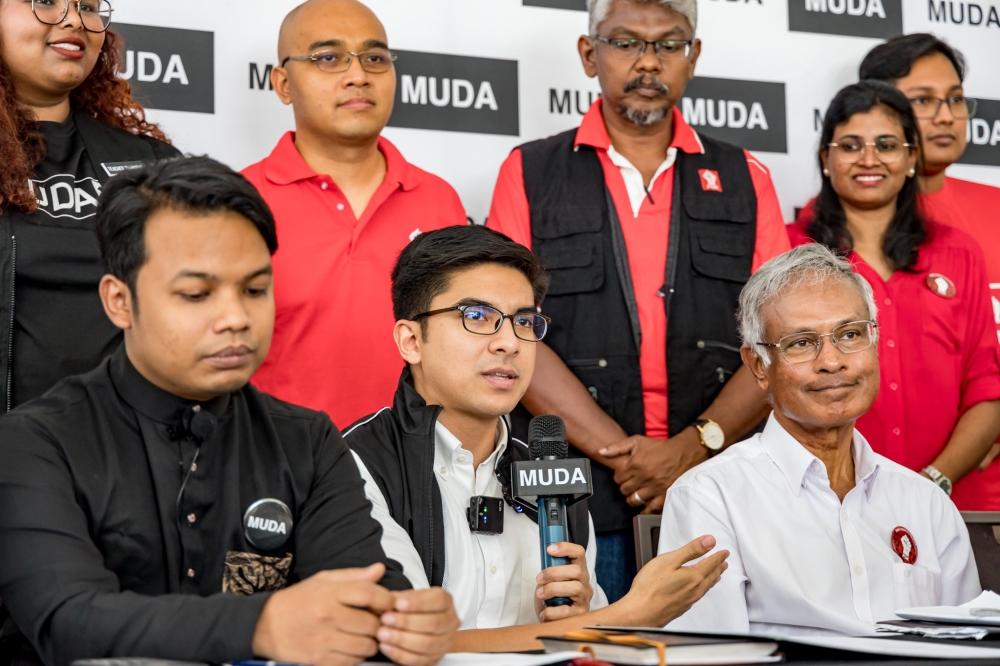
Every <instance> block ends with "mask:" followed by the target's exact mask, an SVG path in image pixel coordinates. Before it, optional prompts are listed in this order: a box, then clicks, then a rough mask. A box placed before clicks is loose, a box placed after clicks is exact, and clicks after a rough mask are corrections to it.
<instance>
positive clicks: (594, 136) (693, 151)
mask: <svg viewBox="0 0 1000 666" xmlns="http://www.w3.org/2000/svg"><path fill="white" fill-rule="evenodd" d="M670 112H671V114H673V117H674V139H673V141H671V142H670V147H671V148H676V149H677V150H680V151H681V152H684V153H687V154H689V155H701V154H703V153H704V152H705V147H704V146H703V145H701V139H699V138H698V133H697V132H695V131H694V129H693V128H692V127H691V126H690V125H688V124H687V121H685V120H684V114H682V113H681V112H680V110H679V109H678V108H677V107H676V106H674V107H671V109H670ZM578 146H592V147H594V148H600V149H601V150H607V149H608V148H610V147H611V138H610V137H609V136H608V128H607V127H605V126H604V115H603V114H602V113H601V100H600V98H598V99H597V101H596V102H594V103H593V104H591V105H590V109H588V110H587V113H586V114H585V115H584V116H583V122H581V123H580V128H579V129H578V130H577V131H576V141H575V142H574V143H573V147H574V148H576V147H578Z"/></svg>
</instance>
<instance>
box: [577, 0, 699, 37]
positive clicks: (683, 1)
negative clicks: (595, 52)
mask: <svg viewBox="0 0 1000 666" xmlns="http://www.w3.org/2000/svg"><path fill="white" fill-rule="evenodd" d="M622 2H635V3H641V4H644V5H663V6H664V7H669V8H670V9H672V10H674V11H675V12H677V13H678V14H680V15H681V16H683V17H684V18H686V19H687V20H688V23H690V24H691V34H692V35H693V34H694V33H695V32H696V31H697V30H698V3H697V0H622ZM614 3H615V0H587V11H588V12H590V36H591V37H596V36H597V26H599V25H601V23H602V22H603V21H604V19H606V18H608V14H610V13H611V5H613V4H614Z"/></svg>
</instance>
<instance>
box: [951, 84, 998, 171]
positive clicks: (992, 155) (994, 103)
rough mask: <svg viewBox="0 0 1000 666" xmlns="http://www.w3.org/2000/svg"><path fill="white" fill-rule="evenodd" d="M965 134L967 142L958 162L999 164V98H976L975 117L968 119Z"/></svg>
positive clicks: (984, 164)
mask: <svg viewBox="0 0 1000 666" xmlns="http://www.w3.org/2000/svg"><path fill="white" fill-rule="evenodd" d="M965 136H966V138H967V139H968V141H969V144H968V145H967V146H966V148H965V152H964V153H962V158H961V159H960V160H958V162H959V164H981V165H983V166H1000V100H997V99H979V100H978V105H977V106H976V117H975V118H970V119H969V122H968V124H967V125H966V132H965Z"/></svg>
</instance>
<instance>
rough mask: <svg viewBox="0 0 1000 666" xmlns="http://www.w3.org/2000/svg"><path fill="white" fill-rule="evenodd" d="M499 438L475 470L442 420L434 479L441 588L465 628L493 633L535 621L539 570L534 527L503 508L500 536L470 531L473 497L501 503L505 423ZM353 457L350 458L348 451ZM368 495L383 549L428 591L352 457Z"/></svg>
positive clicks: (590, 563)
mask: <svg viewBox="0 0 1000 666" xmlns="http://www.w3.org/2000/svg"><path fill="white" fill-rule="evenodd" d="M500 423H501V432H500V436H499V439H498V442H499V443H498V444H497V447H496V450H494V451H493V454H492V455H491V456H490V457H489V458H487V459H486V460H484V461H483V462H482V464H481V465H479V468H478V469H474V468H473V463H472V454H471V453H470V452H469V451H467V450H466V449H464V448H463V447H462V442H460V441H459V440H458V438H457V437H455V436H454V435H453V434H451V432H449V431H448V429H447V428H445V427H444V426H443V425H441V423H440V422H438V423H437V424H436V425H435V428H434V435H435V437H434V476H435V478H436V479H437V483H438V488H440V490H441V506H442V509H443V512H444V540H445V548H444V552H445V567H444V581H443V582H442V587H444V588H445V589H446V590H448V591H449V592H450V593H451V595H452V597H453V598H454V601H455V610H456V611H457V613H458V617H459V620H461V622H462V626H461V628H462V629H493V628H497V627H509V626H513V625H518V624H532V623H536V622H538V617H537V616H536V615H535V596H534V595H535V588H536V585H537V584H536V582H535V577H536V576H537V575H538V574H539V572H540V571H541V570H542V564H541V546H540V543H539V539H538V525H537V524H536V523H535V522H534V521H533V520H531V518H529V517H528V516H526V515H524V514H522V513H518V512H517V511H514V510H513V509H512V508H511V507H510V506H509V505H508V506H505V507H504V529H503V533H502V534H497V535H490V534H478V533H474V532H472V531H471V530H470V529H469V521H468V518H467V517H466V512H465V510H466V509H467V508H468V507H469V500H470V499H471V498H472V497H473V496H474V495H486V496H488V497H503V492H502V488H501V487H500V482H499V481H497V478H496V475H495V474H494V469H495V467H496V462H497V460H498V459H499V457H500V455H501V454H502V453H503V451H504V449H506V448H507V429H506V427H507V426H506V423H504V420H503V419H500ZM352 453H353V452H352ZM354 461H355V462H356V463H357V465H358V470H359V471H360V472H361V477H362V478H363V479H364V480H365V495H366V496H367V497H368V501H370V502H371V503H372V517H373V518H375V519H376V520H377V521H378V522H379V523H380V524H381V525H382V549H383V550H385V553H386V555H387V556H388V557H389V558H391V559H393V560H396V561H397V562H399V563H400V564H402V565H403V573H404V574H405V575H406V577H407V578H408V579H409V580H410V583H412V584H413V587H414V588H416V589H424V588H427V587H428V586H429V583H428V581H427V575H426V573H425V572H424V565H423V563H422V562H421V560H420V555H419V554H417V551H416V549H415V548H414V547H413V543H412V542H411V541H410V537H409V535H408V534H407V533H406V530H404V529H403V528H402V527H400V526H399V524H398V523H397V522H396V521H395V520H394V519H393V517H392V515H391V514H390V513H389V507H388V505H387V504H386V501H385V498H384V497H383V496H382V492H381V491H380V490H379V487H378V484H376V483H375V480H374V478H373V477H372V475H371V473H370V472H369V471H368V469H367V468H366V467H365V465H364V463H363V462H361V458H359V457H358V455H357V454H356V453H355V454H354ZM588 522H589V523H590V538H589V539H588V541H587V570H588V571H589V572H590V584H591V586H593V588H594V597H593V599H592V600H591V602H590V608H591V610H596V609H598V608H603V607H604V606H607V605H608V601H607V597H605V595H604V591H603V590H602V589H601V587H600V586H599V585H598V584H597V575H596V573H595V572H594V565H595V563H596V561H597V537H596V536H595V534H594V522H593V520H590V519H588Z"/></svg>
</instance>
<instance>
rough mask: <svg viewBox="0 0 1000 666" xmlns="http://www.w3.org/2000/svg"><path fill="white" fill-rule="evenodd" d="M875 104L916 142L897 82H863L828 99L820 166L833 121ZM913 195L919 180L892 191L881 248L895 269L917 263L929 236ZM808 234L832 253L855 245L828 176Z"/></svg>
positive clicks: (910, 114) (915, 131) (836, 122)
mask: <svg viewBox="0 0 1000 666" xmlns="http://www.w3.org/2000/svg"><path fill="white" fill-rule="evenodd" d="M875 107H881V108H882V109H884V110H885V111H886V112H888V113H889V115H891V116H894V117H896V118H898V119H899V123H900V124H901V125H902V126H903V135H904V138H905V139H906V142H907V143H910V144H912V145H914V146H918V147H919V146H920V131H919V129H918V127H917V119H916V117H914V115H913V109H912V108H911V106H910V102H909V100H907V99H906V96H905V95H903V93H901V92H900V91H899V90H898V89H897V88H896V87H895V86H893V85H890V84H888V83H885V82H883V81H872V80H867V81H861V82H860V83H855V84H853V85H850V86H847V87H846V88H843V89H841V91H840V92H838V93H837V96H836V97H834V98H833V101H832V102H830V108H828V109H827V111H826V116H825V117H824V119H823V132H822V136H821V138H820V152H819V168H820V170H821V171H822V170H823V167H824V164H823V147H824V146H827V145H828V144H829V143H830V142H831V141H833V132H834V130H836V128H837V126H838V125H841V124H843V123H845V122H847V121H848V120H849V119H850V118H851V116H853V115H855V114H858V113H867V112H868V111H871V110H872V109H874V108H875ZM917 194H918V184H917V179H916V178H907V179H906V182H905V183H904V184H903V188H902V189H901V190H900V191H899V194H898V195H897V196H896V214H895V215H894V216H893V218H892V222H890V223H889V228H888V229H886V232H885V236H884V237H883V238H882V253H883V254H884V255H885V257H886V259H887V260H888V262H889V264H890V265H891V266H892V267H893V269H894V270H904V271H908V270H911V269H912V267H913V265H914V264H916V262H917V255H918V253H919V250H920V244H921V243H923V242H924V240H925V239H926V238H927V222H926V221H925V220H924V217H923V215H921V213H920V209H919V207H918V205H917ZM806 234H808V236H809V237H810V238H812V239H813V240H814V241H816V242H817V243H822V244H823V245H826V246H827V247H828V248H830V249H831V250H833V251H834V252H842V251H845V250H850V249H851V248H852V247H853V245H854V239H853V238H852V237H851V232H850V231H848V229H847V216H846V215H845V214H844V206H843V205H842V204H841V202H840V197H839V196H838V195H837V193H836V192H835V191H834V189H833V185H832V184H831V182H830V177H829V176H824V177H823V186H822V188H821V189H820V191H819V196H818V197H816V203H815V205H814V208H813V219H812V221H811V222H810V223H809V225H808V226H807V227H806Z"/></svg>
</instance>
